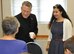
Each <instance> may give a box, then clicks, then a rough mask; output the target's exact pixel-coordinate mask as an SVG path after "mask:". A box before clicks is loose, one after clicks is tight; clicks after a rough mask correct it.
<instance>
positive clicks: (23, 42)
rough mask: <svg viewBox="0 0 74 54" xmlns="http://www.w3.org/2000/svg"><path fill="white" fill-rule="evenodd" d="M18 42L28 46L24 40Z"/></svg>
mask: <svg viewBox="0 0 74 54" xmlns="http://www.w3.org/2000/svg"><path fill="white" fill-rule="evenodd" d="M17 42H18V43H21V44H26V42H25V41H23V40H17Z"/></svg>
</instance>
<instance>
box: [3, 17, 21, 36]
mask: <svg viewBox="0 0 74 54" xmlns="http://www.w3.org/2000/svg"><path fill="white" fill-rule="evenodd" d="M19 26H20V24H19V22H18V20H17V19H16V18H15V17H6V18H5V19H3V21H2V29H3V33H4V34H5V35H14V34H16V33H17V32H18V28H19Z"/></svg>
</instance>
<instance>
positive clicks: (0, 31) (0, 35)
mask: <svg viewBox="0 0 74 54" xmlns="http://www.w3.org/2000/svg"><path fill="white" fill-rule="evenodd" d="M1 10H2V9H1V0H0V37H2V29H1V22H2V13H1V12H2V11H1Z"/></svg>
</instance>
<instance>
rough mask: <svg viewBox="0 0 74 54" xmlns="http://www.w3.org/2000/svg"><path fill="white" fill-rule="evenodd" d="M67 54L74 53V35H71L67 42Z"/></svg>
mask: <svg viewBox="0 0 74 54" xmlns="http://www.w3.org/2000/svg"><path fill="white" fill-rule="evenodd" d="M64 48H65V54H74V37H71V38H70V39H68V40H67V41H66V42H65V45H64Z"/></svg>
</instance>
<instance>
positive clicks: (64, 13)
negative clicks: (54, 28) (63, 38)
mask: <svg viewBox="0 0 74 54" xmlns="http://www.w3.org/2000/svg"><path fill="white" fill-rule="evenodd" d="M55 8H57V9H59V11H60V12H62V17H63V18H67V19H68V20H69V21H70V22H71V23H72V21H71V20H70V18H69V16H68V15H67V13H66V11H65V10H64V8H63V7H62V6H61V5H60V4H56V5H55V6H53V9H55ZM54 20H56V18H55V17H54V15H53V13H52V17H51V20H50V22H49V28H50V27H51V25H52V22H53V21H54Z"/></svg>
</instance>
